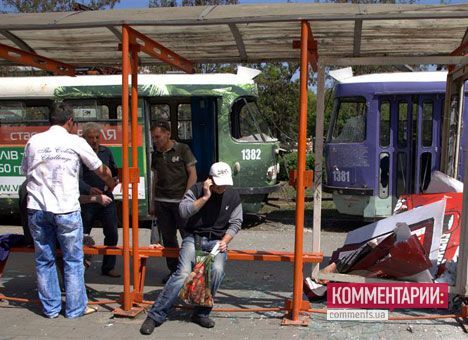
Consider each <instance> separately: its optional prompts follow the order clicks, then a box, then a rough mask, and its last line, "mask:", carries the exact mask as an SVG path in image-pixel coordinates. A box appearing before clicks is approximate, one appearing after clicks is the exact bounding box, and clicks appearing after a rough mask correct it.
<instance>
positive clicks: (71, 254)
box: [28, 209, 88, 318]
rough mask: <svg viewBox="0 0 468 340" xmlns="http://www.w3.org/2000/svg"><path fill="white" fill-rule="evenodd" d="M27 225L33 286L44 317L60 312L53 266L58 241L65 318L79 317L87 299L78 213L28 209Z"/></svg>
mask: <svg viewBox="0 0 468 340" xmlns="http://www.w3.org/2000/svg"><path fill="white" fill-rule="evenodd" d="M28 222H29V228H30V229H31V235H32V237H33V240H34V248H35V259H36V274H37V286H38V292H39V299H40V300H41V303H42V307H43V311H44V314H45V315H46V316H48V317H52V316H55V315H57V314H58V313H60V311H61V309H62V296H61V295H62V294H61V292H60V286H59V281H58V276H57V269H56V266H55V251H56V248H57V241H58V243H59V244H60V249H61V251H62V257H63V264H64V285H65V295H66V308H65V317H67V318H76V317H78V316H81V315H83V313H84V312H85V310H86V305H87V303H88V298H87V296H86V288H85V284H84V266H83V224H82V223H81V215H80V212H79V211H74V212H71V213H68V214H54V213H51V212H48V211H42V210H32V209H28Z"/></svg>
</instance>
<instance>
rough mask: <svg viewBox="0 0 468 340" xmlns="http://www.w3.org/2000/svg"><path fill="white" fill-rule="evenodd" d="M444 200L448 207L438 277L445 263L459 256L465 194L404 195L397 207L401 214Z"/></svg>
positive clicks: (440, 249)
mask: <svg viewBox="0 0 468 340" xmlns="http://www.w3.org/2000/svg"><path fill="white" fill-rule="evenodd" d="M442 199H445V200H446V205H445V215H444V222H443V227H442V235H441V238H440V246H439V255H438V257H437V265H438V266H439V268H438V272H437V275H436V276H439V275H441V274H442V273H443V272H444V270H445V267H446V266H445V263H446V262H450V261H452V260H453V259H454V258H455V257H456V256H457V254H458V249H459V245H460V230H461V213H462V202H463V193H457V192H447V193H441V194H414V195H403V196H401V197H400V199H399V200H398V203H397V205H396V207H397V208H398V210H397V211H396V212H397V213H400V212H405V211H408V210H411V209H414V208H416V207H419V206H422V205H427V204H429V203H433V202H437V201H440V200H442Z"/></svg>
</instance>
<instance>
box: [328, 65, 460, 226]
mask: <svg viewBox="0 0 468 340" xmlns="http://www.w3.org/2000/svg"><path fill="white" fill-rule="evenodd" d="M446 77H447V73H445V72H408V73H388V74H370V75H362V76H355V77H349V78H347V79H344V80H342V81H341V82H340V83H338V84H337V85H336V87H335V91H334V106H333V112H332V116H331V120H330V127H329V131H328V135H327V140H326V143H325V150H324V152H325V157H326V176H325V181H324V183H325V185H324V189H325V190H326V191H327V192H331V193H332V194H333V201H334V203H335V205H336V207H337V209H338V211H339V212H340V213H343V214H349V215H358V216H363V217H364V218H369V219H372V218H379V217H385V216H389V215H391V213H392V211H393V207H394V205H395V204H396V201H397V199H398V197H399V196H400V195H402V194H412V193H421V192H422V191H423V190H424V189H425V188H426V187H427V185H428V184H429V181H430V177H431V172H432V171H433V170H438V169H439V168H440V153H441V144H442V143H441V136H442V122H443V119H442V118H443V110H444V97H445V85H446ZM467 94H468V91H467V89H466V87H465V91H464V96H465V98H466V96H467ZM465 102H466V99H465ZM467 111H468V108H467V107H466V106H465V107H464V109H463V114H462V119H463V121H467V120H466V119H467V118H468V117H467V116H468V112H467ZM467 131H468V129H467ZM461 136H462V137H461V138H462V145H463V139H464V138H466V137H465V136H464V134H463V133H462V134H461ZM462 164H463V163H462V159H461V157H460V160H459V166H460V168H462ZM458 173H459V174H463V170H462V171H459V172H458ZM459 177H460V175H459ZM459 179H461V178H459Z"/></svg>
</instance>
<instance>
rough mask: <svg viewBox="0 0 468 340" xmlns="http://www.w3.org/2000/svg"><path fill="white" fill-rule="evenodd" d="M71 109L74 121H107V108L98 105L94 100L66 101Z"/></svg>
mask: <svg viewBox="0 0 468 340" xmlns="http://www.w3.org/2000/svg"><path fill="white" fill-rule="evenodd" d="M65 103H67V104H69V105H71V106H72V107H73V119H75V120H76V121H93V120H101V119H106V120H107V119H109V107H108V106H107V105H99V104H98V102H97V101H96V100H66V101H65Z"/></svg>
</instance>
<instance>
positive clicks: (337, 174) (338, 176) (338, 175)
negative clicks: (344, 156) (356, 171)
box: [333, 170, 350, 182]
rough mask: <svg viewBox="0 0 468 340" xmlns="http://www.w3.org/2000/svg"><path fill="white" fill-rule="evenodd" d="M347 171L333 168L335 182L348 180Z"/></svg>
mask: <svg viewBox="0 0 468 340" xmlns="http://www.w3.org/2000/svg"><path fill="white" fill-rule="evenodd" d="M349 177H350V176H349V171H344V170H341V171H340V170H335V171H333V180H334V181H335V182H349V181H350V180H349Z"/></svg>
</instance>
